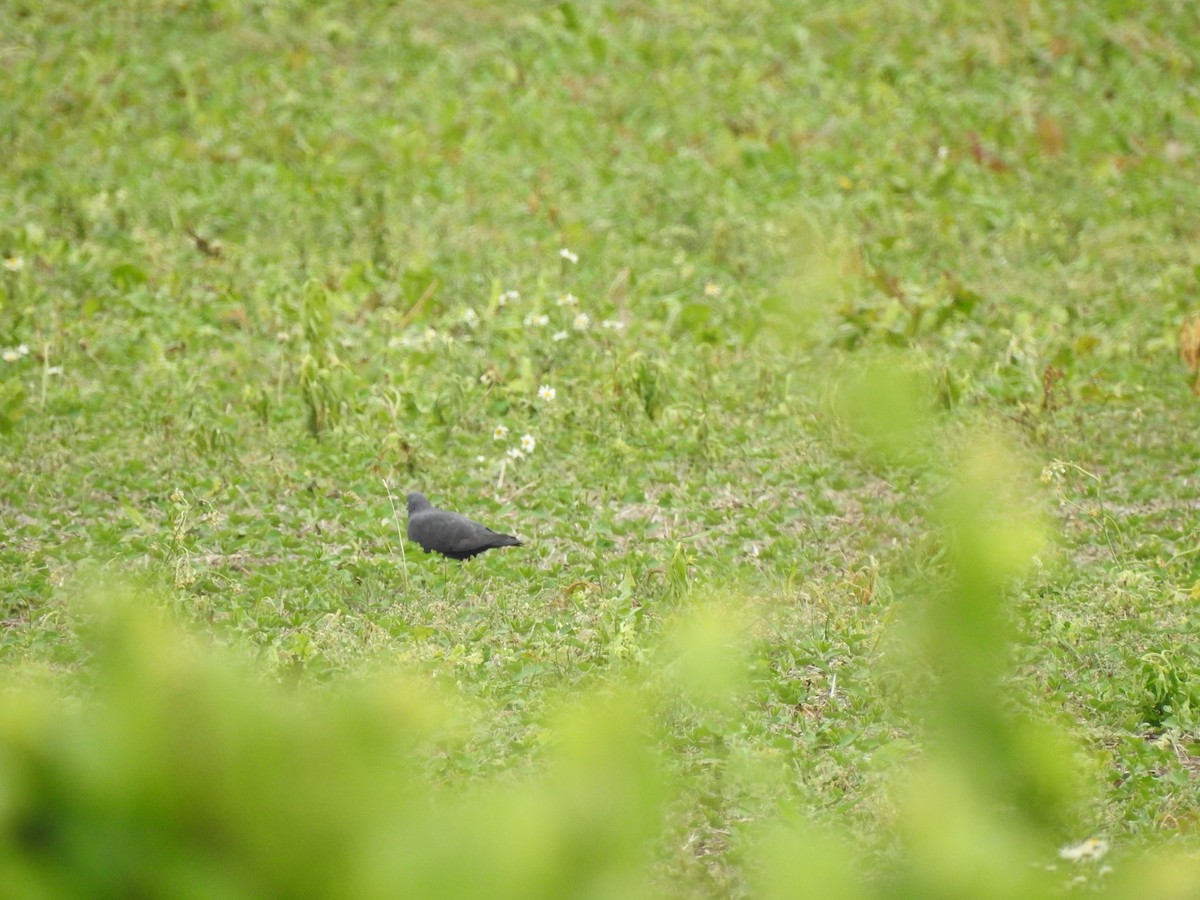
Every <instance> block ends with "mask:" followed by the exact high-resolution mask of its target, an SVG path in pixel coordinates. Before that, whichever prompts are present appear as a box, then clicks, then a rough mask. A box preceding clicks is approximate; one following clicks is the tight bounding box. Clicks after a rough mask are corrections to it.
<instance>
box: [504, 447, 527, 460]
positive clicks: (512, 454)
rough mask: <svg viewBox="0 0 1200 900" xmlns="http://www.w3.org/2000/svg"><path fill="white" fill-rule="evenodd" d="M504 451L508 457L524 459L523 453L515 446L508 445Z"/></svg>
mask: <svg viewBox="0 0 1200 900" xmlns="http://www.w3.org/2000/svg"><path fill="white" fill-rule="evenodd" d="M506 452H507V454H508V458H509V459H524V458H525V454H524V453H522V452H521V451H520V450H518V449H517V448H516V447H510V448H509V449H508V450H507V451H506Z"/></svg>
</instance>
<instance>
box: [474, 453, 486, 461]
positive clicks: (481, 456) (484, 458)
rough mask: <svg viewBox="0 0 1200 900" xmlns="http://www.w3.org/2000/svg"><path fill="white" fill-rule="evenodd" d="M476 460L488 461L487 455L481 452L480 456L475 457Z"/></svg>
mask: <svg viewBox="0 0 1200 900" xmlns="http://www.w3.org/2000/svg"><path fill="white" fill-rule="evenodd" d="M475 462H477V463H482V462H487V457H486V456H483V455H482V454H480V455H479V456H477V457H475Z"/></svg>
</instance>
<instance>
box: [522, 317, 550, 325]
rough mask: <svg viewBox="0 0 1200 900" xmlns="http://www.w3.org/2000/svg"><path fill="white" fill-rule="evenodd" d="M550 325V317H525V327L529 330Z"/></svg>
mask: <svg viewBox="0 0 1200 900" xmlns="http://www.w3.org/2000/svg"><path fill="white" fill-rule="evenodd" d="M549 324H550V317H549V316H545V315H541V316H538V315H528V316H526V317H525V326H526V327H527V328H541V327H542V326H543V325H549Z"/></svg>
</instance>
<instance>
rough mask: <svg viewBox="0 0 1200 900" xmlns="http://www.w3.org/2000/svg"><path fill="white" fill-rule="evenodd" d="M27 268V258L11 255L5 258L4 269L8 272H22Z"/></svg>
mask: <svg viewBox="0 0 1200 900" xmlns="http://www.w3.org/2000/svg"><path fill="white" fill-rule="evenodd" d="M23 268H25V260H24V259H22V258H21V257H19V256H10V257H8V258H7V259H6V260H4V269H5V271H8V272H20V271H21V270H22V269H23Z"/></svg>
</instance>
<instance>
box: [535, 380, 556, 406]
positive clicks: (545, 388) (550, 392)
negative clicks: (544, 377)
mask: <svg viewBox="0 0 1200 900" xmlns="http://www.w3.org/2000/svg"><path fill="white" fill-rule="evenodd" d="M557 396H558V391H556V390H554V388H552V387H550V385H548V384H543V385H542V386H541V387H540V388H538V397H539V398H540V399H542V400H545V401H546V402H547V403H551V402H553V400H554V398H555V397H557Z"/></svg>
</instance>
